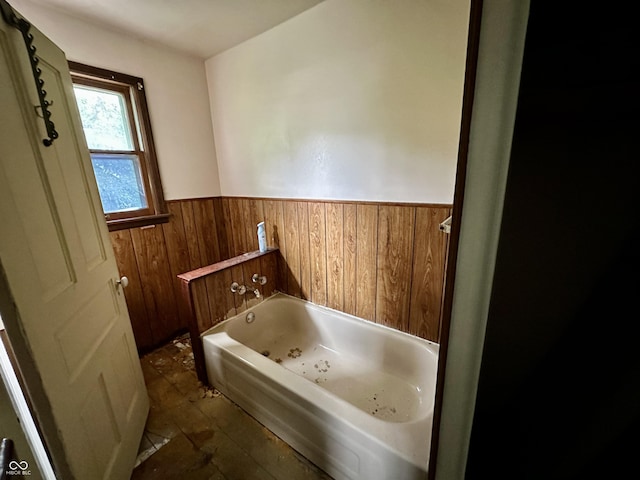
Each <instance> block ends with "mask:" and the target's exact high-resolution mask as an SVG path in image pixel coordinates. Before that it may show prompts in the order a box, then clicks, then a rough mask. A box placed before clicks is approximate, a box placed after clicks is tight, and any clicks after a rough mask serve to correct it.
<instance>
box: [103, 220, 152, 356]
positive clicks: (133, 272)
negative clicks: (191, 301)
mask: <svg viewBox="0 0 640 480" xmlns="http://www.w3.org/2000/svg"><path fill="white" fill-rule="evenodd" d="M110 236H111V243H112V244H113V252H114V254H115V257H116V264H117V265H118V271H119V272H120V276H125V277H127V278H128V279H129V286H128V287H127V288H125V289H124V297H125V300H126V302H127V309H128V310H129V318H130V319H131V326H132V328H133V335H134V337H135V339H136V344H137V346H138V349H140V350H145V349H147V348H149V347H151V346H153V335H152V333H151V326H150V325H149V321H148V315H147V307H146V306H145V303H144V294H143V293H142V282H141V280H140V273H139V272H138V263H137V262H136V255H135V252H134V250H133V242H132V240H131V232H129V230H120V231H117V232H111V234H110Z"/></svg>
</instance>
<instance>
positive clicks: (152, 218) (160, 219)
mask: <svg viewBox="0 0 640 480" xmlns="http://www.w3.org/2000/svg"><path fill="white" fill-rule="evenodd" d="M168 221H169V214H168V213H160V214H158V215H147V216H145V217H135V218H123V219H120V220H107V227H109V231H110V232H115V231H117V230H124V229H126V228H138V227H147V226H149V225H159V224H161V223H167V222H168Z"/></svg>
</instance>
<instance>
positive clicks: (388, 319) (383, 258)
mask: <svg viewBox="0 0 640 480" xmlns="http://www.w3.org/2000/svg"><path fill="white" fill-rule="evenodd" d="M168 207H169V212H170V214H171V217H170V221H169V223H167V224H164V225H162V226H157V227H155V228H150V229H144V230H140V229H131V230H121V231H119V232H113V233H112V234H111V239H112V243H113V246H114V251H115V254H116V261H117V262H118V268H119V270H120V273H121V275H126V276H127V277H129V279H130V285H129V287H128V288H127V290H125V297H126V299H127V305H128V308H129V315H130V317H131V322H132V326H133V328H134V334H135V336H136V342H137V344H138V348H139V349H146V348H149V347H152V346H155V345H157V344H158V342H164V341H166V340H168V339H169V338H170V337H171V336H172V335H174V334H175V333H177V332H178V331H180V330H182V329H183V328H185V327H186V325H185V324H184V323H185V322H184V318H185V315H184V314H183V313H182V312H180V311H178V309H177V304H176V303H175V298H177V295H178V293H179V292H176V288H177V287H176V285H177V284H176V275H177V274H178V273H183V272H185V271H189V270H193V269H196V268H199V267H202V266H205V265H208V264H212V263H215V262H218V261H220V260H223V259H226V258H230V257H232V256H236V255H239V254H242V253H246V252H249V251H252V250H256V249H257V248H258V247H257V237H256V232H255V230H256V225H257V223H258V222H260V221H263V220H264V221H265V224H266V230H267V243H268V244H269V246H271V247H277V248H279V250H280V251H279V252H278V254H277V255H271V256H268V257H263V258H261V259H260V261H259V263H256V264H255V265H252V266H251V269H253V270H256V271H255V272H254V271H251V272H249V271H247V268H248V267H245V268H244V271H243V268H239V269H238V268H236V269H231V270H229V271H228V272H227V273H226V275H227V278H224V276H223V275H220V276H216V279H215V280H213V279H207V281H202V282H195V285H194V286H193V287H194V288H193V293H194V303H195V306H194V308H195V309H196V310H197V316H198V318H199V319H203V320H199V321H202V322H203V324H202V325H199V328H200V327H202V328H204V327H205V326H206V325H208V327H210V326H212V325H213V324H215V323H216V322H219V321H221V320H222V319H224V318H226V317H227V316H228V315H229V314H230V312H231V314H235V313H236V311H238V312H240V311H244V310H245V309H246V308H247V300H248V301H249V303H252V302H253V303H255V301H254V300H253V299H251V298H249V297H250V296H249V295H247V296H246V297H245V298H240V297H239V296H237V295H234V294H231V293H230V292H228V290H229V286H230V284H231V281H232V280H236V281H238V282H239V283H241V284H246V285H247V286H249V287H251V286H252V284H251V275H252V274H253V273H259V274H266V275H267V277H268V279H269V283H268V284H267V286H265V287H262V295H263V297H264V296H269V294H270V293H271V292H272V291H273V289H274V288H277V289H278V290H281V291H284V292H286V293H289V294H292V295H295V296H300V297H302V298H305V299H308V300H311V301H312V302H314V303H316V304H319V305H328V306H330V307H332V308H336V309H339V310H342V311H345V312H347V313H351V314H355V315H357V316H359V317H362V318H366V319H369V320H374V321H378V322H380V323H383V324H385V325H389V326H392V327H394V328H398V329H400V330H403V331H407V332H410V333H413V334H415V335H418V336H421V337H424V338H428V339H430V340H434V341H438V339H439V338H438V336H439V328H440V315H441V304H442V288H443V283H444V270H445V262H446V254H447V241H448V237H447V236H446V235H444V234H442V232H440V231H439V229H438V224H439V223H440V222H441V221H443V220H444V219H445V218H446V217H447V216H448V215H449V214H450V208H448V207H446V206H420V205H413V206H408V205H402V206H400V205H392V204H373V203H347V202H314V201H299V200H280V199H254V198H231V197H225V198H219V197H218V198H214V199H195V200H180V201H171V202H168ZM254 243H255V245H254ZM267 258H268V259H272V260H267ZM265 262H267V263H265ZM251 269H250V270H251ZM267 269H269V273H265V272H266V271H267ZM227 284H228V285H227ZM227 293H228V294H227ZM225 295H226V297H225ZM219 298H222V299H223V301H220V300H219ZM224 298H226V300H224ZM253 298H255V297H253ZM236 303H238V309H236ZM208 327H207V328H208Z"/></svg>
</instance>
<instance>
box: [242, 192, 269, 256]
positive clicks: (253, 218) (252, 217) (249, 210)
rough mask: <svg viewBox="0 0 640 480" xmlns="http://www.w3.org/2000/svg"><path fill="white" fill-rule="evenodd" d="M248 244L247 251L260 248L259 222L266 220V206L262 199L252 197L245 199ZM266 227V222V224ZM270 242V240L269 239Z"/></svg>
mask: <svg viewBox="0 0 640 480" xmlns="http://www.w3.org/2000/svg"><path fill="white" fill-rule="evenodd" d="M245 219H246V222H247V223H246V229H245V234H246V238H247V240H246V245H247V250H246V251H247V252H252V251H254V250H258V248H259V247H258V223H260V222H262V221H264V206H263V203H262V200H259V199H254V198H250V199H248V200H245ZM265 227H266V224H265ZM267 244H268V240H267ZM243 253H244V252H243Z"/></svg>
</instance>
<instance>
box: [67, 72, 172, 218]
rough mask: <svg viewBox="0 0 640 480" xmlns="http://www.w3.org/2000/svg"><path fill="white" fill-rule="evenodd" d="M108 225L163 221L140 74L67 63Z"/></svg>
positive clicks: (166, 215) (164, 208)
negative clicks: (135, 75) (128, 73)
mask: <svg viewBox="0 0 640 480" xmlns="http://www.w3.org/2000/svg"><path fill="white" fill-rule="evenodd" d="M69 70H70V71H71V79H72V81H73V90H74V93H75V96H76V103H77V104H78V110H79V111H80V118H81V120H82V128H83V130H84V134H85V138H86V140H87V145H88V146H89V152H90V154H91V162H92V164H93V171H94V174H95V176H96V181H97V183H98V191H99V192H100V200H101V201H102V209H103V211H104V215H105V218H106V220H107V225H108V226H109V230H119V229H122V228H130V227H139V226H145V225H151V224H156V223H163V222H166V221H167V220H168V218H169V216H168V214H167V210H166V206H165V202H164V198H163V195H162V185H161V183H160V174H159V172H158V163H157V160H156V155H155V148H154V145H153V137H152V135H151V124H150V121H149V113H148V111H147V101H146V97H145V93H144V83H143V81H142V79H141V78H138V77H133V76H131V75H125V74H123V73H117V72H112V71H110V70H104V69H101V68H96V67H90V66H88V65H83V64H80V63H76V62H69Z"/></svg>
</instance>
